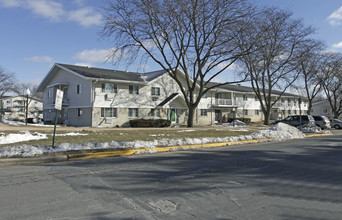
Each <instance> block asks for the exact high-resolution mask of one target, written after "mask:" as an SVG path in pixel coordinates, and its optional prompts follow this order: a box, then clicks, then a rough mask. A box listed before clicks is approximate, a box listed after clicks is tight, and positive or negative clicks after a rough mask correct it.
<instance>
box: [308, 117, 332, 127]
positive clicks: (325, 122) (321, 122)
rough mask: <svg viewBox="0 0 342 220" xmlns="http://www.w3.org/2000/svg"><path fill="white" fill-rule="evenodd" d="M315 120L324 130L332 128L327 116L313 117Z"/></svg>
mask: <svg viewBox="0 0 342 220" xmlns="http://www.w3.org/2000/svg"><path fill="white" fill-rule="evenodd" d="M312 117H313V118H314V119H315V124H316V125H317V126H318V127H320V128H321V129H322V130H323V129H325V128H331V125H330V121H329V119H328V118H327V117H326V116H323V115H315V116H312Z"/></svg>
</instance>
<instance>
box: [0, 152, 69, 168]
mask: <svg viewBox="0 0 342 220" xmlns="http://www.w3.org/2000/svg"><path fill="white" fill-rule="evenodd" d="M66 160H68V156H67V155H55V156H41V157H32V158H3V159H0V167H2V166H14V165H33V164H42V163H52V162H62V161H66Z"/></svg>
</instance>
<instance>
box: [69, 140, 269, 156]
mask: <svg viewBox="0 0 342 220" xmlns="http://www.w3.org/2000/svg"><path fill="white" fill-rule="evenodd" d="M271 140H272V139H257V140H245V141H230V142H220V143H208V144H192V145H182V146H170V147H155V148H153V147H149V148H140V149H129V150H116V151H106V152H95V153H82V154H68V155H67V156H68V159H69V160H77V159H94V158H103V157H116V156H129V155H133V154H141V153H146V152H153V153H155V152H169V151H175V150H189V149H200V148H214V147H226V146H232V145H238V144H255V143H260V142H266V141H271Z"/></svg>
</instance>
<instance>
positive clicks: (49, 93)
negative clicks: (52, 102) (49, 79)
mask: <svg viewBox="0 0 342 220" xmlns="http://www.w3.org/2000/svg"><path fill="white" fill-rule="evenodd" d="M51 96H52V91H51V89H49V90H48V97H49V98H51Z"/></svg>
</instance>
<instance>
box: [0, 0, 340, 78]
mask: <svg viewBox="0 0 342 220" xmlns="http://www.w3.org/2000/svg"><path fill="white" fill-rule="evenodd" d="M253 1H254V3H255V4H256V5H260V6H262V5H264V6H275V7H279V8H282V9H288V10H290V11H293V13H294V15H293V16H294V18H302V19H303V22H304V24H306V25H312V26H313V27H315V28H316V29H317V31H316V34H315V36H314V37H315V38H316V39H319V40H322V41H323V42H325V43H326V44H327V46H328V49H329V50H335V51H339V52H342V1H341V0H253ZM105 4H106V0H0V30H1V32H0V66H1V67H2V68H3V69H5V70H6V71H7V72H12V73H14V74H15V75H16V78H17V81H18V82H32V83H36V84H39V83H40V81H41V80H42V79H43V78H44V77H45V75H46V74H47V73H48V72H49V70H50V69H51V67H52V66H53V64H54V63H65V64H75V65H86V66H92V67H100V68H112V69H117V70H129V71H139V68H138V64H137V65H136V66H131V67H129V69H127V66H126V65H122V66H113V65H112V64H111V63H109V62H106V59H107V55H108V53H109V50H110V48H112V42H111V41H110V40H108V39H103V38H101V36H100V34H99V33H100V32H101V29H102V24H103V23H102V15H101V13H100V11H101V7H103V6H105ZM158 69H160V68H159V67H158V66H157V65H149V66H147V67H146V68H145V69H144V71H154V70H158ZM140 71H142V70H140Z"/></svg>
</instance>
